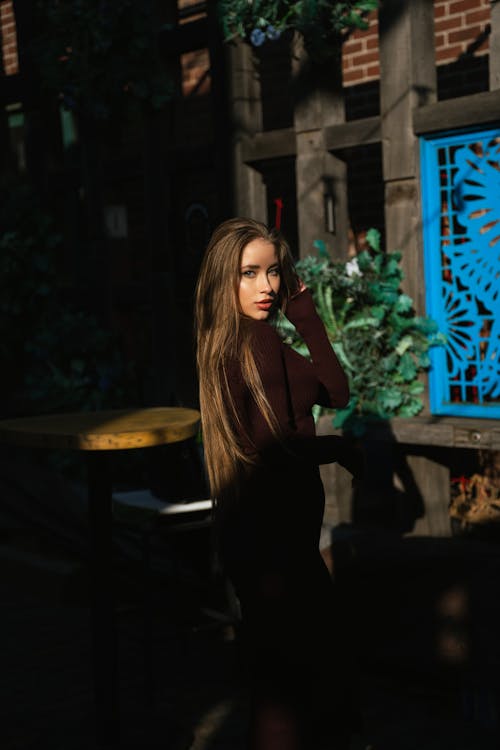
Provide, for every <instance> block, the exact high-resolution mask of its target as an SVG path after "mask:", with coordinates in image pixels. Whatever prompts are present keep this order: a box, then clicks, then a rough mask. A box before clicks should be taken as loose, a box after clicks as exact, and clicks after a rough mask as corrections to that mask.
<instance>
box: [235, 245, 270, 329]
mask: <svg viewBox="0 0 500 750" xmlns="http://www.w3.org/2000/svg"><path fill="white" fill-rule="evenodd" d="M280 283H281V277H280V267H279V262H278V255H277V253H276V248H275V247H274V245H273V244H272V243H271V242H268V241H267V240H263V239H256V240H252V241H251V242H249V243H248V245H246V246H245V248H244V249H243V252H242V254H241V261H240V285H239V290H238V299H239V303H240V310H241V312H242V313H243V315H246V316H247V317H249V318H253V319H254V320H266V319H267V318H268V317H269V313H270V312H271V310H272V308H273V307H274V305H275V303H276V300H277V296H278V292H279V288H280Z"/></svg>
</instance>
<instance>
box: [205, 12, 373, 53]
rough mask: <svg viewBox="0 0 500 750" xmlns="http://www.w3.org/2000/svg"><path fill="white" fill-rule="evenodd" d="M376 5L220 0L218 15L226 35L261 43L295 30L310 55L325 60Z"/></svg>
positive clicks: (364, 23)
mask: <svg viewBox="0 0 500 750" xmlns="http://www.w3.org/2000/svg"><path fill="white" fill-rule="evenodd" d="M377 6H378V2H377V0H349V1H348V2H331V0H296V2H290V0H219V15H220V20H221V24H222V29H223V32H224V37H225V38H226V39H233V38H234V37H240V38H242V39H245V40H247V41H249V42H250V43H251V44H253V45H254V46H255V47H260V46H261V45H262V44H263V43H264V42H265V41H266V39H269V40H271V41H273V40H276V39H278V38H279V37H280V36H281V34H283V32H285V31H287V30H288V29H290V30H295V31H297V32H299V34H301V35H302V36H303V38H304V44H305V47H306V49H307V51H308V53H309V56H310V57H311V58H312V59H315V60H318V61H322V60H325V59H328V58H329V57H331V56H332V55H334V54H335V51H336V49H337V48H338V43H339V42H340V41H341V40H342V38H343V36H344V35H345V34H346V33H347V32H349V31H350V30H352V29H356V28H360V29H365V28H367V26H368V23H367V21H366V15H367V14H368V13H370V12H371V11H373V10H375V9H376V8H377Z"/></svg>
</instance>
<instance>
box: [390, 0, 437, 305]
mask: <svg viewBox="0 0 500 750" xmlns="http://www.w3.org/2000/svg"><path fill="white" fill-rule="evenodd" d="M379 30H380V32H379V33H380V71H381V72H380V110H381V112H383V117H382V152H383V175H384V184H385V223H386V244H387V249H388V250H391V251H392V250H396V249H398V250H400V251H401V252H402V253H403V261H402V267H403V272H404V275H405V281H404V287H405V290H406V291H407V293H408V294H409V295H410V296H411V297H412V298H413V299H414V300H415V306H416V309H417V312H418V313H419V314H422V313H423V312H424V310H425V294H424V272H423V249H422V240H421V237H422V231H421V219H420V194H419V157H418V139H417V138H416V137H415V135H414V132H413V126H412V112H413V109H414V108H416V107H420V106H423V105H425V104H430V103H432V102H434V101H436V90H437V84H436V68H435V58H434V3H433V2H432V0H412V2H401V0H385V2H384V4H383V6H382V8H381V11H380V18H379Z"/></svg>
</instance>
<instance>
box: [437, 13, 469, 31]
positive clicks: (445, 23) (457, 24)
mask: <svg viewBox="0 0 500 750" xmlns="http://www.w3.org/2000/svg"><path fill="white" fill-rule="evenodd" d="M463 22H464V18H463V16H456V17H455V18H443V20H442V21H436V23H435V24H434V31H448V30H449V29H458V28H461V27H462V26H463Z"/></svg>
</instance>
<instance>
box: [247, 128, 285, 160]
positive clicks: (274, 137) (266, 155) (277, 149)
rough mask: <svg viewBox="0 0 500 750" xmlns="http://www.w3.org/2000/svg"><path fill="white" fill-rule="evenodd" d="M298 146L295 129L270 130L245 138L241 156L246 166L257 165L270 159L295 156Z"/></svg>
mask: <svg viewBox="0 0 500 750" xmlns="http://www.w3.org/2000/svg"><path fill="white" fill-rule="evenodd" d="M296 152H297V144H296V141H295V132H294V130H293V128H284V129H283V130H268V131H266V132H263V133H256V134H255V135H253V136H249V137H248V138H245V139H244V140H243V142H242V151H241V156H242V159H243V161H244V162H245V164H256V163H257V162H259V161H265V160H268V159H280V158H282V157H284V156H295V154H296Z"/></svg>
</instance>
